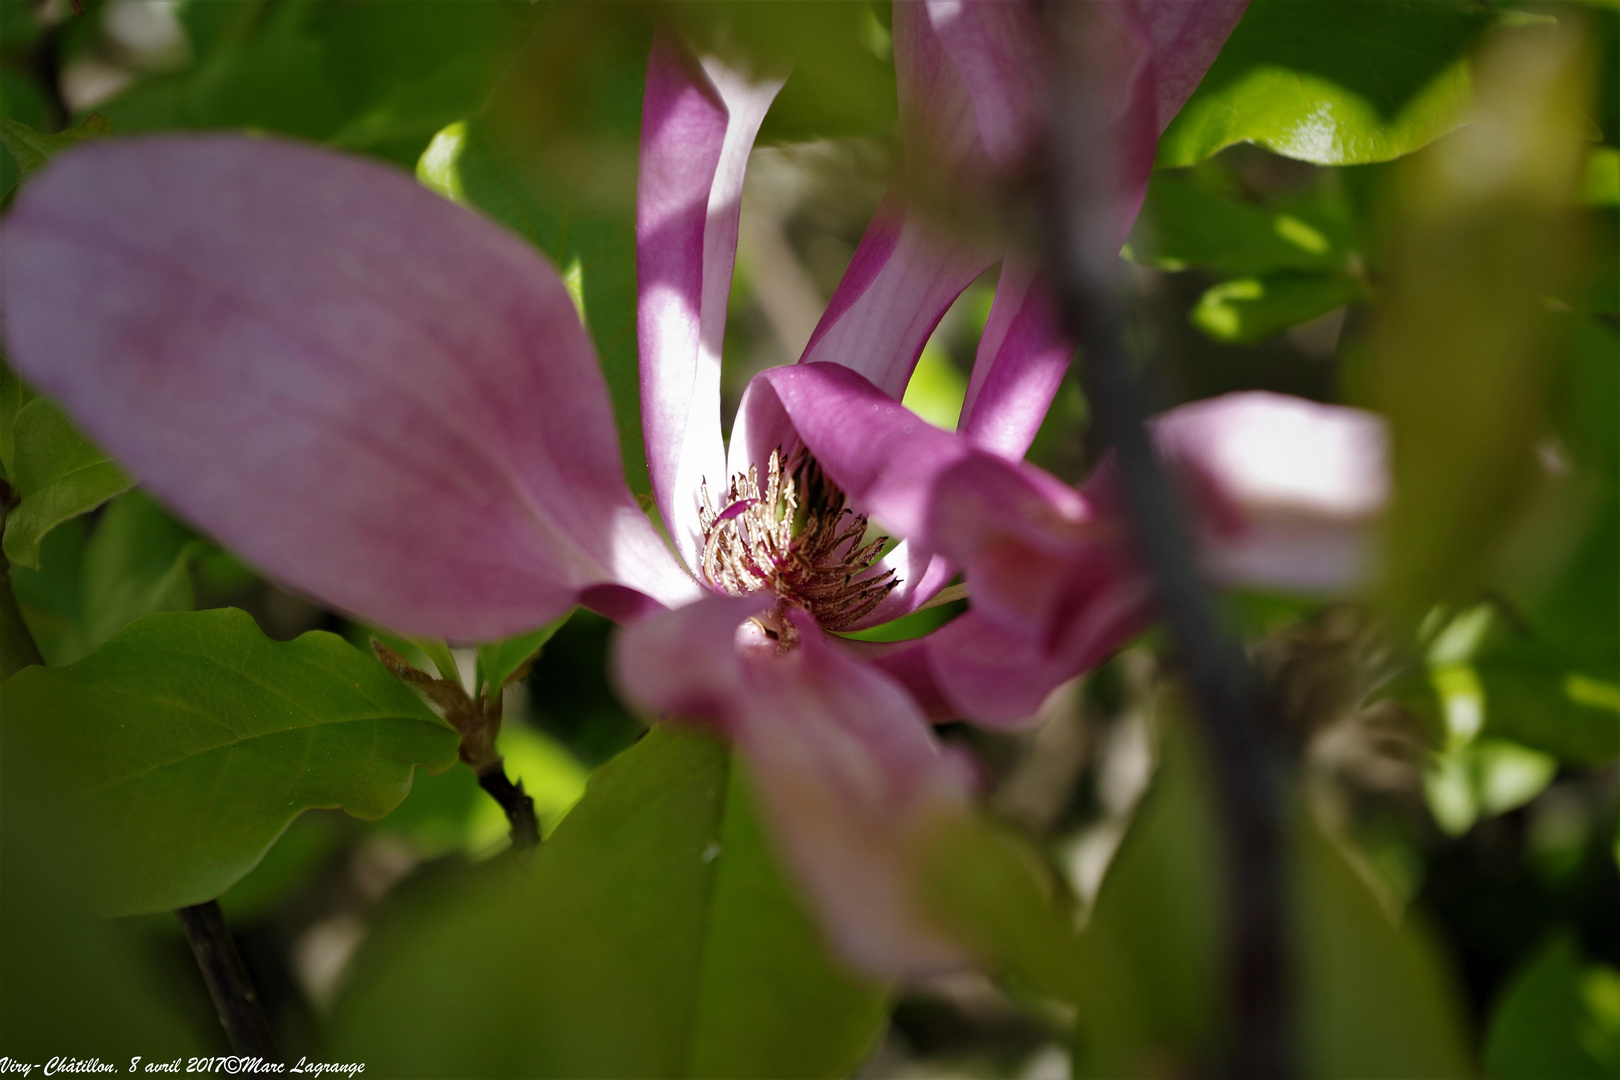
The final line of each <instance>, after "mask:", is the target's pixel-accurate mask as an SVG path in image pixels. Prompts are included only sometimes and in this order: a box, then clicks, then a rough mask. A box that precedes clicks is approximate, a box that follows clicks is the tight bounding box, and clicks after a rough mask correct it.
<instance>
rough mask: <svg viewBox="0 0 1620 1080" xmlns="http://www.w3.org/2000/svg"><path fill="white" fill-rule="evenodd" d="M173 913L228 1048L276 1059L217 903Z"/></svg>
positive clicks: (255, 995) (244, 971) (256, 999)
mask: <svg viewBox="0 0 1620 1080" xmlns="http://www.w3.org/2000/svg"><path fill="white" fill-rule="evenodd" d="M175 914H176V915H178V916H179V917H180V925H181V926H182V927H183V928H184V929H185V931H186V940H187V941H189V942H190V943H191V952H192V954H193V955H194V956H196V958H197V967H198V968H200V969H201V970H202V977H203V982H205V983H207V984H208V996H209V997H211V998H213V999H214V1008H215V1009H216V1010H217V1011H218V1012H219V1022H220V1026H222V1027H223V1028H224V1029H225V1034H226V1036H227V1037H228V1038H229V1039H230V1040H231V1049H233V1050H235V1051H236V1052H237V1053H238V1054H248V1055H253V1056H256V1057H262V1058H265V1059H267V1060H270V1061H274V1060H276V1044H275V1040H274V1039H272V1038H271V1036H270V1025H269V1024H268V1023H267V1022H266V1021H265V1019H264V1011H263V1010H262V1009H260V1008H259V995H258V994H257V993H255V992H254V990H253V981H252V980H251V979H249V978H248V973H247V968H246V966H244V965H243V963H242V957H241V955H240V954H239V953H237V951H236V942H235V941H233V940H232V939H231V933H230V931H229V930H228V929H227V928H226V926H225V916H224V914H223V913H221V911H220V910H219V901H217V900H210V901H208V903H206V904H193V905H192V906H191V907H183V908H177V909H175Z"/></svg>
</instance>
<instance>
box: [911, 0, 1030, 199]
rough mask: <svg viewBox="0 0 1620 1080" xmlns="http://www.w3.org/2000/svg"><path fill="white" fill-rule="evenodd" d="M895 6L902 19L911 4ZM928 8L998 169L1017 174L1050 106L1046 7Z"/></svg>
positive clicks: (942, 2)
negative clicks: (1042, 17) (1046, 76)
mask: <svg viewBox="0 0 1620 1080" xmlns="http://www.w3.org/2000/svg"><path fill="white" fill-rule="evenodd" d="M895 7H896V11H895V20H896V21H897V22H898V21H900V19H901V15H900V8H901V7H908V8H909V7H911V4H910V3H906V2H903V3H901V4H896V5H895ZM927 14H928V24H929V28H930V29H931V30H932V31H933V34H934V36H935V37H936V38H937V40H938V42H939V46H940V47H941V48H943V50H944V52H945V53H946V55H948V56H949V57H950V62H951V65H952V66H953V67H954V68H955V71H956V74H957V77H958V78H960V79H961V81H962V84H963V86H964V87H965V89H966V92H967V95H968V99H969V101H970V102H971V104H972V110H973V119H974V121H975V122H976V126H977V129H978V131H977V134H978V137H979V144H980V145H981V146H982V147H983V149H984V152H985V154H987V155H988V156H989V158H990V160H991V162H992V163H993V164H994V165H995V167H996V168H997V170H998V171H1000V172H1002V173H1003V174H1007V173H1012V172H1014V171H1015V170H1016V169H1018V168H1019V167H1020V166H1022V165H1023V164H1024V159H1025V158H1026V157H1027V156H1028V155H1029V154H1030V152H1031V151H1032V150H1033V149H1034V147H1035V145H1036V143H1037V142H1038V141H1039V139H1040V129H1041V124H1042V111H1043V109H1044V108H1045V106H1046V98H1045V88H1044V86H1043V80H1042V73H1043V70H1044V67H1045V64H1046V63H1047V57H1046V55H1045V52H1044V50H1043V49H1042V48H1041V41H1042V28H1041V25H1040V14H1039V12H1038V11H1037V10H1036V9H1035V6H1034V5H1033V4H1026V3H1019V2H1012V3H1006V2H992V3H982V2H973V0H969V2H966V3H964V2H963V0H928V3H927ZM919 51H920V50H919Z"/></svg>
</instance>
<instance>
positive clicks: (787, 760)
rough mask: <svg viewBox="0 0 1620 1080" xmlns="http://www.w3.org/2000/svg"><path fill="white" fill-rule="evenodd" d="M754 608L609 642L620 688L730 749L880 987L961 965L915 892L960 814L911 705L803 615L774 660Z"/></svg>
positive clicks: (953, 766) (678, 620) (954, 764)
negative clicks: (944, 832)
mask: <svg viewBox="0 0 1620 1080" xmlns="http://www.w3.org/2000/svg"><path fill="white" fill-rule="evenodd" d="M757 606H758V605H757V603H755V604H750V602H749V601H747V600H736V599H731V598H718V597H717V598H712V599H707V600H703V601H701V602H699V603H697V604H693V605H690V606H688V607H686V608H682V609H680V610H678V611H673V612H669V613H666V614H662V615H658V616H654V617H653V618H651V619H649V620H647V621H645V622H643V623H640V624H638V625H636V626H634V627H632V628H630V629H628V630H626V631H625V632H624V633H622V634H621V635H620V637H619V640H618V642H617V644H616V647H615V654H614V663H615V669H616V672H617V677H618V680H619V684H620V686H621V688H622V689H623V690H624V692H625V693H626V695H627V696H628V697H629V698H630V699H631V700H632V701H634V702H635V703H636V704H638V705H640V706H641V707H643V708H647V709H650V710H652V711H655V712H659V713H664V714H670V713H678V714H680V715H682V716H686V717H691V718H697V719H706V720H710V721H713V722H715V723H717V724H718V725H719V726H720V727H721V729H722V730H724V731H726V732H727V733H728V734H729V735H730V736H731V737H732V739H733V740H734V741H735V743H736V746H737V749H738V751H739V753H740V755H741V757H742V760H743V762H744V763H745V764H746V766H747V768H748V769H749V771H750V773H751V774H752V775H753V778H754V781H755V784H754V788H755V791H756V793H757V795H758V797H759V798H760V800H761V803H762V809H763V811H764V814H765V816H766V819H767V820H768V821H769V822H770V824H771V825H772V826H773V830H772V831H773V835H774V836H775V837H776V838H777V840H778V843H779V844H780V845H781V851H782V854H783V856H784V858H785V860H786V862H787V864H788V866H789V868H790V869H791V870H792V871H793V873H794V874H795V876H796V877H797V878H798V880H799V881H800V883H801V884H802V885H803V887H804V888H805V889H806V891H807V892H808V893H809V894H810V896H811V898H812V899H813V900H814V901H815V908H816V910H817V912H818V913H819V914H820V916H821V918H822V921H823V924H824V926H825V928H826V930H827V932H828V934H829V936H830V937H831V938H832V940H833V941H834V942H835V943H836V944H837V945H838V946H839V947H840V949H841V951H842V952H843V953H844V955H845V956H846V957H847V958H848V959H849V960H850V961H851V962H852V963H854V964H856V965H857V966H859V967H860V968H862V969H863V970H865V971H867V972H870V973H872V974H875V975H879V976H884V977H893V976H904V975H918V974H923V973H927V972H932V971H938V970H941V969H944V968H948V967H954V966H958V965H959V964H961V963H962V962H963V961H964V959H965V956H964V954H963V952H962V951H961V950H960V949H959V948H958V946H956V945H955V944H954V943H953V942H952V941H951V940H950V939H949V937H947V936H946V935H945V934H943V933H942V932H940V931H939V930H937V929H935V928H934V926H933V925H932V924H931V922H930V920H929V919H928V918H927V916H926V915H925V913H924V908H923V905H922V903H921V901H920V899H919V897H918V896H917V894H916V892H915V882H914V874H915V867H914V861H915V859H916V857H917V855H918V854H919V848H920V845H922V844H923V843H925V842H926V834H927V832H928V830H929V829H931V828H932V827H934V826H936V825H937V824H938V823H939V821H940V819H941V818H943V817H946V816H948V815H952V814H957V813H960V812H962V810H963V808H964V806H965V802H966V797H967V784H968V778H967V775H966V771H965V770H964V769H963V768H962V765H961V763H960V762H958V761H957V760H956V759H954V758H952V757H951V756H949V755H947V754H946V753H945V752H944V751H943V750H942V749H941V747H940V745H939V744H938V743H937V742H936V741H935V740H934V737H933V735H932V732H931V731H930V729H929V726H928V723H927V721H926V719H925V718H924V716H923V715H922V713H921V712H920V710H919V709H918V708H917V705H916V703H915V702H914V701H913V700H912V699H911V697H910V696H909V695H908V694H907V693H906V692H905V690H904V689H902V688H901V687H900V686H899V685H898V684H897V683H895V682H894V681H893V680H892V679H890V678H889V677H888V676H886V675H884V674H883V673H881V672H880V671H877V670H875V669H874V668H872V667H871V666H870V665H867V664H863V663H861V662H859V661H858V660H856V659H855V658H854V657H853V656H850V655H848V654H846V653H845V652H844V651H843V650H842V649H840V648H839V647H837V646H836V645H835V644H834V643H832V642H830V641H828V640H827V639H825V638H824V637H823V635H822V634H821V632H820V630H818V629H817V628H816V626H815V623H814V622H813V621H812V620H811V619H809V617H808V616H806V615H804V613H803V612H798V611H790V612H789V613H788V614H787V615H786V616H785V619H784V622H779V623H776V624H774V625H777V626H782V625H784V624H791V626H792V627H793V632H794V633H796V634H797V635H798V641H797V643H796V644H794V645H793V646H792V647H790V648H786V649H784V648H782V647H781V646H780V639H777V640H772V639H770V638H767V637H766V636H765V634H764V632H763V629H762V627H761V626H760V625H759V624H758V623H755V622H751V621H748V615H747V613H748V612H750V611H753V610H757Z"/></svg>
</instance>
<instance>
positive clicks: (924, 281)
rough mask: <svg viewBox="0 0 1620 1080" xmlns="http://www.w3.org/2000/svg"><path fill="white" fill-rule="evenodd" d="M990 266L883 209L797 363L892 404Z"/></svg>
mask: <svg viewBox="0 0 1620 1080" xmlns="http://www.w3.org/2000/svg"><path fill="white" fill-rule="evenodd" d="M994 262H995V257H994V256H993V255H986V254H985V253H984V252H982V251H981V250H979V249H978V248H977V247H975V246H974V245H971V244H967V243H963V242H960V241H956V240H952V239H949V238H948V237H946V236H945V235H943V234H942V233H940V232H939V231H938V230H936V229H933V228H931V227H930V226H929V224H928V222H926V221H924V220H923V219H922V218H920V217H918V216H917V215H915V214H902V213H901V212H900V211H899V210H898V208H897V207H895V206H894V205H892V204H891V205H888V206H886V207H885V208H884V209H882V210H880V211H879V212H878V215H877V217H876V218H875V219H874V220H873V222H872V224H871V225H870V226H869V227H868V229H867V233H866V236H864V237H863V238H862V239H861V243H860V246H859V247H858V248H856V249H855V257H854V259H853V260H851V262H850V265H849V269H848V270H847V271H846V272H845V274H844V277H843V279H842V280H840V281H839V283H838V289H837V290H836V291H835V292H834V293H833V298H832V301H831V303H829V304H828V305H827V310H826V311H825V312H824V313H823V314H822V317H821V321H820V322H819V323H817V324H816V329H815V332H814V333H812V334H811V335H810V342H809V344H808V345H806V346H805V350H804V355H803V356H802V357H800V358H799V362H800V363H801V364H808V363H816V362H828V363H833V364H841V365H843V366H844V367H847V368H851V369H853V370H855V371H858V372H860V373H861V374H862V375H864V376H866V378H868V379H870V380H871V381H872V382H873V383H875V384H876V385H877V386H879V387H881V388H882V389H883V391H884V392H885V393H887V394H889V395H890V396H891V397H894V398H896V399H898V398H899V397H900V396H901V395H902V394H904V393H905V389H906V383H907V382H909V381H910V379H911V373H912V371H913V369H915V368H916V366H917V358H918V357H919V356H921V355H922V351H923V346H925V345H927V344H928V337H929V335H930V334H932V333H933V332H934V328H935V327H937V326H938V325H939V320H940V319H942V318H944V316H945V312H946V311H947V310H948V309H949V308H950V306H951V303H952V302H953V301H955V299H956V298H957V297H958V296H960V295H961V294H962V290H963V289H965V288H967V287H968V286H969V285H971V284H973V280H974V279H975V278H977V277H978V276H979V275H980V274H982V273H984V271H985V270H986V269H988V268H989V267H990V265H991V264H992V263H994ZM733 464H735V462H733Z"/></svg>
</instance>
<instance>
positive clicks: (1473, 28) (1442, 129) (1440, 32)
mask: <svg viewBox="0 0 1620 1080" xmlns="http://www.w3.org/2000/svg"><path fill="white" fill-rule="evenodd" d="M1493 18H1494V15H1493V13H1492V12H1491V10H1490V9H1489V8H1488V7H1486V6H1485V5H1483V4H1475V3H1468V2H1464V0H1341V2H1338V3H1331V4H1326V3H1324V4H1308V3H1300V2H1299V0H1253V2H1252V3H1250V5H1249V9H1248V11H1247V13H1246V14H1245V15H1244V16H1243V21H1242V22H1240V23H1239V24H1238V26H1237V29H1236V30H1234V31H1233V32H1232V36H1231V37H1230V38H1229V39H1228V40H1227V42H1226V45H1225V47H1224V48H1222V50H1221V53H1220V55H1219V56H1218V57H1217V58H1216V60H1215V63H1214V64H1213V65H1212V66H1211V67H1210V69H1209V72H1208V74H1206V75H1205V76H1204V81H1203V83H1202V84H1200V86H1199V87H1198V89H1197V90H1196V91H1194V92H1193V95H1192V97H1191V98H1190V99H1189V100H1188V101H1187V104H1186V105H1185V106H1184V107H1183V108H1182V110H1181V112H1180V113H1179V114H1177V116H1176V118H1175V119H1174V120H1172V121H1171V122H1170V126H1169V128H1168V129H1166V131H1165V133H1164V136H1163V137H1162V138H1161V139H1160V140H1159V159H1158V160H1159V164H1160V165H1163V166H1175V165H1191V164H1192V163H1194V162H1196V161H1199V160H1202V159H1203V158H1206V157H1208V156H1209V155H1211V154H1213V153H1215V152H1216V151H1218V150H1220V149H1222V148H1223V147H1227V146H1231V145H1232V144H1233V143H1239V142H1252V143H1256V144H1258V145H1260V146H1263V147H1265V148H1266V149H1268V150H1271V151H1273V152H1275V153H1278V154H1283V155H1285V156H1287V157H1292V158H1298V159H1299V160H1301V161H1313V162H1316V163H1317V164H1320V165H1354V164H1361V163H1364V162H1372V161H1388V160H1390V159H1391V158H1396V157H1400V156H1401V155H1402V154H1409V153H1411V152H1412V151H1414V150H1417V149H1419V148H1421V147H1423V146H1425V145H1426V144H1428V143H1429V142H1430V141H1432V140H1433V139H1435V138H1437V137H1438V136H1440V135H1443V134H1445V133H1446V132H1447V131H1450V130H1451V129H1452V128H1454V127H1456V126H1457V124H1458V123H1459V122H1460V120H1461V117H1462V113H1463V110H1464V108H1465V107H1466V106H1467V104H1468V93H1469V72H1468V67H1467V63H1466V61H1465V60H1464V58H1463V57H1464V53H1465V51H1466V50H1467V48H1468V46H1469V45H1470V43H1471V42H1472V41H1473V39H1474V38H1475V36H1476V35H1478V33H1479V32H1480V31H1481V30H1482V29H1484V28H1485V27H1486V26H1488V25H1489V24H1490V22H1491V20H1492V19H1493Z"/></svg>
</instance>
